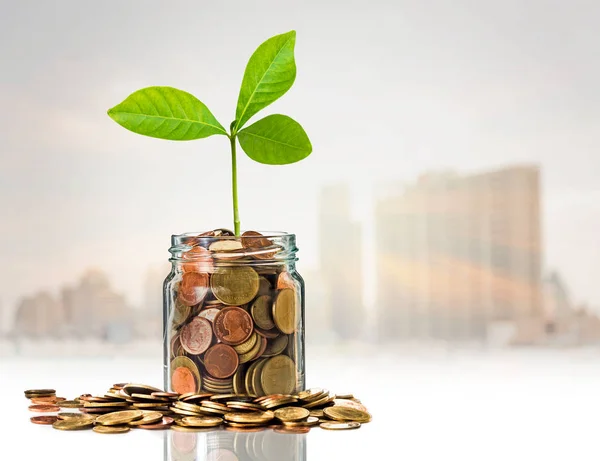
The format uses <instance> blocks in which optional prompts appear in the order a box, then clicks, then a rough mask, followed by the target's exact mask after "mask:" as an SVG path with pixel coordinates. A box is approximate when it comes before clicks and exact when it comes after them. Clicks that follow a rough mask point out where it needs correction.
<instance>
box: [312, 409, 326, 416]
mask: <svg viewBox="0 0 600 461" xmlns="http://www.w3.org/2000/svg"><path fill="white" fill-rule="evenodd" d="M323 415H324V413H323V410H310V416H315V417H317V418H322V417H323Z"/></svg>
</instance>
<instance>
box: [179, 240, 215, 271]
mask: <svg viewBox="0 0 600 461" xmlns="http://www.w3.org/2000/svg"><path fill="white" fill-rule="evenodd" d="M181 259H183V260H184V261H190V262H185V263H182V264H181V268H182V269H183V272H212V270H213V262H212V253H211V252H210V251H208V250H207V249H206V248H204V247H202V246H200V245H198V246H195V247H193V248H192V249H191V250H189V251H186V252H185V253H183V254H182V255H181Z"/></svg>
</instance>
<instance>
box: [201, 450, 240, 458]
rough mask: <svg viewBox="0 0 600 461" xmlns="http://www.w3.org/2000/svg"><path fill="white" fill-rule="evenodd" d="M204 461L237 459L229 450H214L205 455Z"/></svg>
mask: <svg viewBox="0 0 600 461" xmlns="http://www.w3.org/2000/svg"><path fill="white" fill-rule="evenodd" d="M206 461H239V459H238V457H237V456H236V455H235V453H233V452H232V451H231V450H227V449H226V448H216V449H214V450H212V451H210V452H209V453H208V455H206Z"/></svg>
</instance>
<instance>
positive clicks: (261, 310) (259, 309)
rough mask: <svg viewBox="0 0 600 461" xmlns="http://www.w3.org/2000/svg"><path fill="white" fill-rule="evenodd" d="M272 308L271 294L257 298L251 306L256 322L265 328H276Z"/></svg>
mask: <svg viewBox="0 0 600 461" xmlns="http://www.w3.org/2000/svg"><path fill="white" fill-rule="evenodd" d="M271 310H272V303H271V297H270V296H266V295H264V296H259V297H258V298H256V299H255V300H254V302H253V303H252V307H251V308H250V313H251V314H252V318H253V319H254V323H255V324H256V325H258V326H259V327H260V328H263V329H265V330H270V329H271V328H275V323H274V322H273V315H272V314H271Z"/></svg>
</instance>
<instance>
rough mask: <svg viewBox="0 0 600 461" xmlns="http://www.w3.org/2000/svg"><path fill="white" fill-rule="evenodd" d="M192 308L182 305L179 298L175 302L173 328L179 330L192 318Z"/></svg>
mask: <svg viewBox="0 0 600 461" xmlns="http://www.w3.org/2000/svg"><path fill="white" fill-rule="evenodd" d="M191 310H192V308H191V307H190V306H188V305H186V304H184V303H182V302H181V301H180V300H179V298H177V299H176V300H175V303H174V305H173V314H172V318H173V323H172V328H177V327H179V326H180V325H182V324H183V323H184V322H185V321H186V320H187V318H188V317H189V316H190V312H191Z"/></svg>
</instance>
